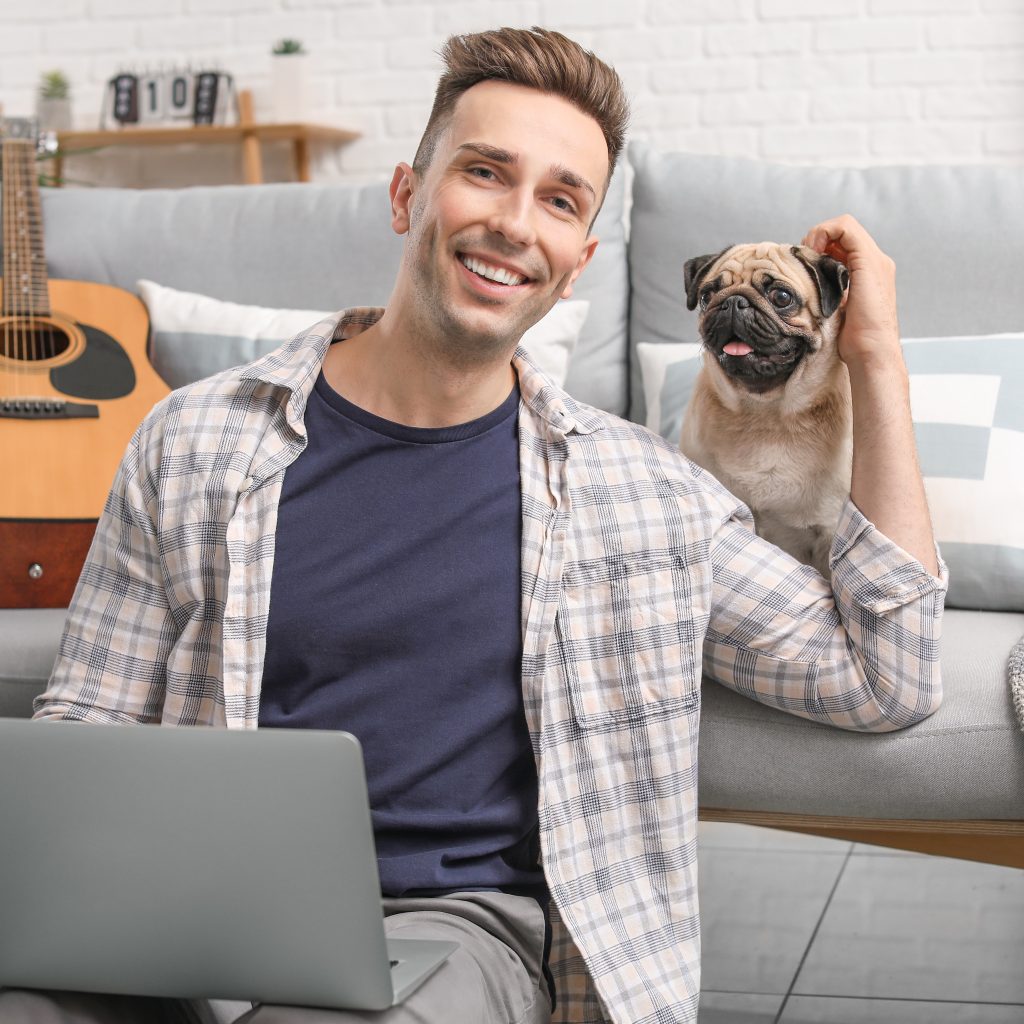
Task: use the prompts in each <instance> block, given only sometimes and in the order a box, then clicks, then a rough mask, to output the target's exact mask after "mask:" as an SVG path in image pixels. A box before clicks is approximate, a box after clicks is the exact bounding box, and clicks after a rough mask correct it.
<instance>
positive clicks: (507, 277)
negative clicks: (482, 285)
mask: <svg viewBox="0 0 1024 1024" xmlns="http://www.w3.org/2000/svg"><path fill="white" fill-rule="evenodd" d="M460 259H461V260H462V264H463V266H466V267H469V269H470V270H472V271H473V273H474V274H479V275H480V276H481V277H486V278H487V280H488V281H497V282H498V284H522V283H523V282H524V281H525V280H526V278H525V277H523V276H521V275H520V274H513V273H512V271H511V270H505V269H503V268H502V267H490V266H488V265H487V264H486V263H482V262H481V261H480V260H478V259H474V258H473V257H472V256H462V257H460Z"/></svg>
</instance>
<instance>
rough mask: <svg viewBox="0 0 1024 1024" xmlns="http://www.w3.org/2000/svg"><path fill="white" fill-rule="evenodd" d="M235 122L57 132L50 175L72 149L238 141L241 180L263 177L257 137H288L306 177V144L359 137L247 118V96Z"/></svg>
mask: <svg viewBox="0 0 1024 1024" xmlns="http://www.w3.org/2000/svg"><path fill="white" fill-rule="evenodd" d="M239 108H240V111H241V121H240V123H239V124H233V125H186V126H184V127H181V128H175V127H167V126H164V125H161V126H159V127H155V128H119V129H115V130H113V131H94V132H58V133H57V140H58V143H59V149H58V155H57V156H56V157H55V158H54V177H56V178H57V179H58V180H60V179H61V178H62V177H63V164H64V160H66V159H68V158H70V157H73V156H75V150H76V149H90V150H91V149H95V148H96V147H105V146H184V145H211V144H221V145H224V144H228V145H231V144H240V145H241V147H242V169H243V174H244V177H245V183H246V184H247V185H259V184H262V182H263V162H262V159H261V157H260V143H262V142H282V141H284V142H291V143H292V148H293V151H294V154H295V176H296V178H297V179H298V180H299V181H309V180H310V178H309V143H311V142H319V143H326V144H329V145H336V146H341V145H345V144H346V143H348V142H351V141H352V140H353V139H358V138H359V132H353V131H349V130H348V129H345V128H334V127H331V126H330V125H319V124H303V123H296V124H257V123H255V122H254V121H253V120H252V96H251V94H250V93H249V92H248V91H246V90H243V91H242V92H241V93H240V94H239Z"/></svg>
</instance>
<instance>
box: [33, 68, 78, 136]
mask: <svg viewBox="0 0 1024 1024" xmlns="http://www.w3.org/2000/svg"><path fill="white" fill-rule="evenodd" d="M36 117H37V118H38V119H39V127H40V128H42V129H43V130H44V131H54V132H66V131H70V130H71V83H70V82H69V81H68V78H67V75H65V74H64V72H63V71H57V70H54V71H47V72H45V73H44V74H43V76H42V78H40V80H39V91H38V92H37V94H36Z"/></svg>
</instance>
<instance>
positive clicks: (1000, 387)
mask: <svg viewBox="0 0 1024 1024" xmlns="http://www.w3.org/2000/svg"><path fill="white" fill-rule="evenodd" d="M637 354H638V356H639V359H640V372H641V377H642V380H643V387H644V399H645V401H646V403H647V426H648V427H649V428H650V429H651V430H654V431H655V432H657V433H659V434H661V436H662V437H664V438H665V439H666V440H667V441H670V442H671V443H672V444H674V445H678V444H679V434H680V432H681V430H682V425H683V412H684V410H685V408H686V405H687V403H688V402H689V400H690V395H691V394H692V392H693V382H694V380H695V379H696V376H697V371H698V370H699V369H700V366H701V357H700V345H697V344H666V345H659V344H647V343H641V344H639V345H637ZM903 358H904V360H905V361H906V364H907V370H908V371H909V374H910V407H911V415H912V416H913V420H914V434H915V436H916V439H917V450H918V455H919V457H920V460H921V473H922V475H923V477H924V486H925V492H926V494H927V497H928V507H929V509H930V510H931V514H932V522H933V525H934V528H935V539H936V540H937V541H938V542H939V547H940V548H941V549H942V557H943V558H944V559H945V560H946V563H947V565H948V566H949V577H950V581H949V593H948V595H947V597H946V605H947V607H950V608H981V609H986V610H991V611H1024V514H1022V509H1024V333H1021V334H1017V333H1013V334H988V335H977V336H972V337H968V336H960V337H949V338H904V339H903Z"/></svg>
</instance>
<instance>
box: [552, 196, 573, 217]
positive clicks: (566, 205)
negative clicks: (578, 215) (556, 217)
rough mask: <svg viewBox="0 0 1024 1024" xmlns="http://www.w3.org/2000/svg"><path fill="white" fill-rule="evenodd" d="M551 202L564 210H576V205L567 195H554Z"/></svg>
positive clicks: (571, 211) (568, 211)
mask: <svg viewBox="0 0 1024 1024" xmlns="http://www.w3.org/2000/svg"><path fill="white" fill-rule="evenodd" d="M551 202H552V204H553V205H554V207H555V209H557V210H564V211H565V212H566V213H574V212H575V210H576V207H575V206H574V205H573V204H572V202H571V201H570V200H568V199H566V198H565V196H554V197H552V200H551Z"/></svg>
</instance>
